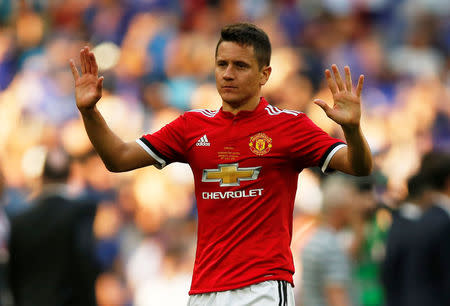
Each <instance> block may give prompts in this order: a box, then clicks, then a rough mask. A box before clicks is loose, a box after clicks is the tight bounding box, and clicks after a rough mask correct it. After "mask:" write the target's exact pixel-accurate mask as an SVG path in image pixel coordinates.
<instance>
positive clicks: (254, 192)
mask: <svg viewBox="0 0 450 306" xmlns="http://www.w3.org/2000/svg"><path fill="white" fill-rule="evenodd" d="M263 190H264V188H258V189H250V190H236V191H225V192H221V191H215V192H202V198H203V199H205V200H220V199H239V198H253V197H258V196H261V195H262V192H263Z"/></svg>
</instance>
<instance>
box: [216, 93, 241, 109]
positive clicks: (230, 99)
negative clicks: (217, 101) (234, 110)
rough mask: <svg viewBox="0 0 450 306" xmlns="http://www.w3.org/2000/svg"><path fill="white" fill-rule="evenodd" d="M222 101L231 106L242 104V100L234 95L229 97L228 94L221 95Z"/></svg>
mask: <svg viewBox="0 0 450 306" xmlns="http://www.w3.org/2000/svg"><path fill="white" fill-rule="evenodd" d="M221 98H222V101H223V102H225V103H227V104H230V105H233V106H235V105H236V106H239V105H240V104H242V101H243V100H244V99H243V98H242V97H238V96H236V95H230V94H222V95H221Z"/></svg>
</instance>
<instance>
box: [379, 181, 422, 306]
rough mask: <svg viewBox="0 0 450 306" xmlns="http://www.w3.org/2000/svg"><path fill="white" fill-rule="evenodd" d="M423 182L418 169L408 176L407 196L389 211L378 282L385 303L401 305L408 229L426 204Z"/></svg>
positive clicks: (393, 305)
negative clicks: (390, 222)
mask: <svg viewBox="0 0 450 306" xmlns="http://www.w3.org/2000/svg"><path fill="white" fill-rule="evenodd" d="M426 184H427V182H426V181H425V180H424V177H423V175H420V173H418V174H415V175H413V176H411V177H410V178H409V179H408V196H407V198H406V199H405V201H404V202H403V203H402V204H401V205H400V206H399V208H398V209H397V210H396V211H394V212H393V213H392V224H391V226H390V228H389V231H388V236H387V240H386V254H385V258H384V260H383V263H382V265H381V284H382V286H383V288H384V292H385V298H386V305H387V306H396V305H405V303H404V302H403V301H404V299H405V298H406V296H407V295H408V292H407V290H406V288H405V282H406V281H407V280H406V279H405V277H406V273H407V272H406V269H407V263H408V256H410V253H411V244H412V239H411V237H412V233H413V231H414V230H415V228H416V227H417V223H418V221H419V219H420V218H421V216H422V214H423V212H424V211H425V210H426V209H427V208H428V207H427V206H428V202H429V201H428V199H427V194H428V192H427V190H426Z"/></svg>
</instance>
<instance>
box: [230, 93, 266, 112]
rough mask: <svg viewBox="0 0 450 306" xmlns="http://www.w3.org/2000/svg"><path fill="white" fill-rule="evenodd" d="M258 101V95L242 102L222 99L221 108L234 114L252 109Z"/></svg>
mask: <svg viewBox="0 0 450 306" xmlns="http://www.w3.org/2000/svg"><path fill="white" fill-rule="evenodd" d="M259 101H260V97H259V95H257V96H254V97H252V98H250V99H249V100H247V101H246V102H244V103H229V102H226V101H223V100H222V109H223V111H225V112H230V113H232V114H233V115H236V114H237V113H239V112H240V111H253V110H255V109H256V108H257V107H258V104H259Z"/></svg>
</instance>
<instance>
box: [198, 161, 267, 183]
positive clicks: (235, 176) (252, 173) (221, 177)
mask: <svg viewBox="0 0 450 306" xmlns="http://www.w3.org/2000/svg"><path fill="white" fill-rule="evenodd" d="M261 168H262V167H249V168H239V164H237V163H236V164H220V165H219V169H204V170H203V176H202V182H219V183H220V187H229V186H239V185H240V182H241V181H253V180H256V179H257V178H258V175H259V172H260V171H261Z"/></svg>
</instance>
